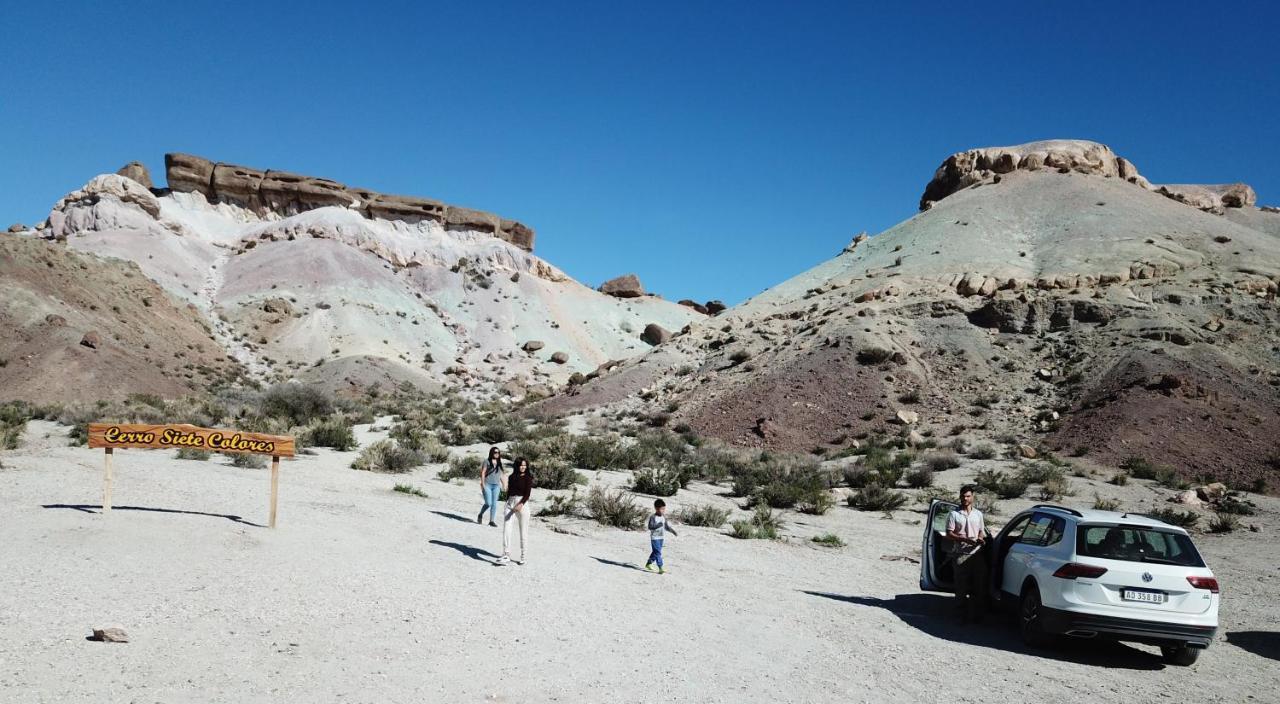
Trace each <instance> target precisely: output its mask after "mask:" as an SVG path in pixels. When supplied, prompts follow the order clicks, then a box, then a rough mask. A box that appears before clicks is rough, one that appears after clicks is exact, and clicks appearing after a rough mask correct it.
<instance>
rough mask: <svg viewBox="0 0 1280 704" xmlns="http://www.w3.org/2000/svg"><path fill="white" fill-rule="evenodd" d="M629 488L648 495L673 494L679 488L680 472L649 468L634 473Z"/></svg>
mask: <svg viewBox="0 0 1280 704" xmlns="http://www.w3.org/2000/svg"><path fill="white" fill-rule="evenodd" d="M631 490H632V491H634V492H636V493H637V494H649V495H650V496H675V495H676V492H677V491H679V490H680V472H679V471H673V470H669V469H657V468H649V469H642V470H640V471H638V472H636V473H635V477H634V478H633V479H632V484H631Z"/></svg>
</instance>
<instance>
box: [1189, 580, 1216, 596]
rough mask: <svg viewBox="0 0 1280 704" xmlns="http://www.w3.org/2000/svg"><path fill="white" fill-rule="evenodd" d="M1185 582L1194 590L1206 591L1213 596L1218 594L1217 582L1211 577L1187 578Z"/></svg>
mask: <svg viewBox="0 0 1280 704" xmlns="http://www.w3.org/2000/svg"><path fill="white" fill-rule="evenodd" d="M1187 581H1188V582H1191V586H1193V587H1195V588H1196V589H1208V590H1209V591H1211V592H1213V593H1214V594H1217V593H1218V580H1216V579H1214V578H1213V577H1187Z"/></svg>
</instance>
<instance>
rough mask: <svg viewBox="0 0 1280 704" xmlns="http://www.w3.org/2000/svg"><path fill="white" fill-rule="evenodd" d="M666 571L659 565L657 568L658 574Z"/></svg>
mask: <svg viewBox="0 0 1280 704" xmlns="http://www.w3.org/2000/svg"><path fill="white" fill-rule="evenodd" d="M666 573H667V571H666V570H665V569H663V568H661V567H659V568H658V574H666Z"/></svg>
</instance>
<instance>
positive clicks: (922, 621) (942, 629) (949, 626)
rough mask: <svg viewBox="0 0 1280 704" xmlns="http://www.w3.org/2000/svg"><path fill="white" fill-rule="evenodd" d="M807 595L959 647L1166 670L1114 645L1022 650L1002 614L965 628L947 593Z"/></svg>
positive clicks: (1155, 659)
mask: <svg viewBox="0 0 1280 704" xmlns="http://www.w3.org/2000/svg"><path fill="white" fill-rule="evenodd" d="M803 591H804V593H805V594H809V595H810V596H820V597H822V598H824V599H832V600H834V601H840V602H844V603H846V604H853V605H855V606H866V607H873V608H877V609H884V610H886V611H888V612H889V613H891V614H893V615H894V616H897V617H898V618H899V619H901V620H902V622H903V623H905V624H907V625H909V626H911V627H913V628H916V629H918V630H920V631H923V632H925V633H927V634H929V635H931V636H933V637H934V638H939V639H942V640H949V641H953V642H956V643H967V644H969V645H976V646H979V647H983V648H991V649H993V650H1003V651H1007V652H1012V653H1025V654H1027V655H1031V656H1033V657H1042V658H1050V659H1054V660H1062V661H1065V662H1073V663H1076V664H1080V665H1093V666H1098V667H1112V668H1117V669H1124V670H1162V669H1164V667H1165V665H1164V660H1163V659H1162V658H1161V657H1160V655H1158V654H1153V653H1149V652H1146V651H1143V650H1139V649H1137V648H1134V647H1131V646H1129V645H1127V644H1125V643H1117V642H1115V641H1107V640H1076V639H1070V638H1063V639H1061V640H1059V642H1058V643H1057V644H1055V645H1054V646H1053V647H1051V648H1047V649H1044V650H1033V649H1031V648H1028V647H1027V646H1026V645H1023V643H1022V640H1021V639H1020V638H1019V637H1018V633H1017V629H1016V628H1014V627H1013V626H1012V625H1011V624H1010V623H1009V621H1008V618H1007V617H1006V616H1004V615H1003V614H991V615H990V616H989V617H988V618H987V620H986V622H985V623H983V624H981V625H977V626H965V625H961V624H960V621H959V619H958V618H957V617H956V612H955V608H954V604H953V601H952V599H953V597H950V596H945V595H942V594H899V595H897V596H895V597H894V598H892V599H878V598H875V597H869V596H845V595H843V594H829V593H827V592H813V591H808V590H803Z"/></svg>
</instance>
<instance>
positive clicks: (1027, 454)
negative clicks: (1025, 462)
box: [1018, 445, 1040, 460]
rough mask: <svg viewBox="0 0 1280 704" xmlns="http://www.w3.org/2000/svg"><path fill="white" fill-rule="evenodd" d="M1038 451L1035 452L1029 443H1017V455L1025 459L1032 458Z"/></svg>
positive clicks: (1036, 455)
mask: <svg viewBox="0 0 1280 704" xmlns="http://www.w3.org/2000/svg"><path fill="white" fill-rule="evenodd" d="M1039 454H1040V453H1038V452H1036V448H1034V447H1032V446H1030V445H1019V446H1018V455H1019V456H1020V457H1023V458H1025V459H1029V460H1034V459H1035V458H1036V457H1038V456H1039Z"/></svg>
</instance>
